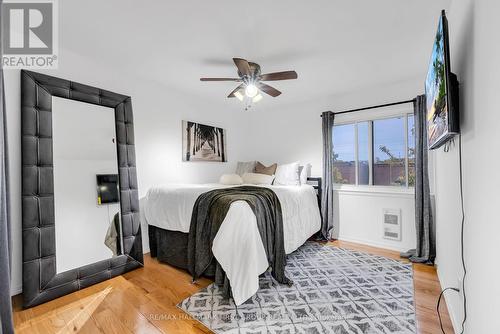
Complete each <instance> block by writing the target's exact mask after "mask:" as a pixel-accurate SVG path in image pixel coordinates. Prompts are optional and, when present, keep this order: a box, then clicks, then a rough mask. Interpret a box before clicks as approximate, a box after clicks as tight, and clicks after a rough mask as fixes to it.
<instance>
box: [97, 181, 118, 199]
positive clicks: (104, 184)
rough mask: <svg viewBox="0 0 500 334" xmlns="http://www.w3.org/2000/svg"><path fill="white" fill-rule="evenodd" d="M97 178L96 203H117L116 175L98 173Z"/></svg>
mask: <svg viewBox="0 0 500 334" xmlns="http://www.w3.org/2000/svg"><path fill="white" fill-rule="evenodd" d="M96 178H97V204H99V205H102V204H111V203H119V201H120V200H119V197H118V175H117V174H100V175H96Z"/></svg>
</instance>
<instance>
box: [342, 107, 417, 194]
mask: <svg viewBox="0 0 500 334" xmlns="http://www.w3.org/2000/svg"><path fill="white" fill-rule="evenodd" d="M414 132H415V131H414V120H413V115H411V114H409V115H402V116H399V117H393V118H386V119H377V120H373V121H365V122H359V123H351V124H342V125H335V126H334V128H333V138H332V140H333V151H334V162H333V169H334V170H333V177H334V182H335V183H339V184H358V185H381V186H409V187H412V186H414V182H415V172H414V169H415V154H414V149H415V133H414ZM370 144H371V145H370ZM356 150H357V151H356Z"/></svg>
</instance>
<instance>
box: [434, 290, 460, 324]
mask: <svg viewBox="0 0 500 334" xmlns="http://www.w3.org/2000/svg"><path fill="white" fill-rule="evenodd" d="M446 290H453V291H456V292H460V290H459V289H457V288H446V289H444V290H443V291H441V293H440V294H439V298H438V302H437V306H436V311H437V314H438V318H439V326H440V327H441V332H443V334H446V332H445V331H444V328H443V321H442V320H441V312H439V305H440V304H441V298H442V297H443V294H444V293H445V292H446Z"/></svg>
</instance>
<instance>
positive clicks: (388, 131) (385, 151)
mask: <svg viewBox="0 0 500 334" xmlns="http://www.w3.org/2000/svg"><path fill="white" fill-rule="evenodd" d="M404 120H405V119H404V118H403V117H399V118H388V119H381V120H376V121H373V184H374V185H376V186H406V167H405V160H406V153H405V150H406V148H405V147H406V144H405V131H404V128H405V127H404Z"/></svg>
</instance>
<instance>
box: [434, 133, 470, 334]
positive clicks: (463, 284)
mask: <svg viewBox="0 0 500 334" xmlns="http://www.w3.org/2000/svg"><path fill="white" fill-rule="evenodd" d="M451 143H453V144H455V141H454V140H453V141H452V142H449V144H448V145H447V147H446V146H445V152H448V151H449V149H450V145H451ZM458 161H459V172H460V175H459V179H460V207H461V211H462V222H461V231H460V251H461V259H462V268H463V270H464V275H463V278H462V295H463V302H464V303H463V308H464V319H463V321H462V330H461V331H460V334H463V333H464V331H465V322H466V320H467V297H466V295H465V278H466V276H467V267H466V265H465V254H464V227H465V208H464V186H463V172H462V136H460V135H459V138H458ZM447 290H453V291H456V292H458V293H460V289H457V288H446V289H444V290H443V291H441V293H440V294H439V298H438V302H437V306H436V311H437V314H438V317H439V325H440V326H441V332H443V334H446V332H445V331H444V328H443V323H442V321H441V313H440V311H439V305H440V303H441V298H442V297H443V295H444V293H445V291H447Z"/></svg>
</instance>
